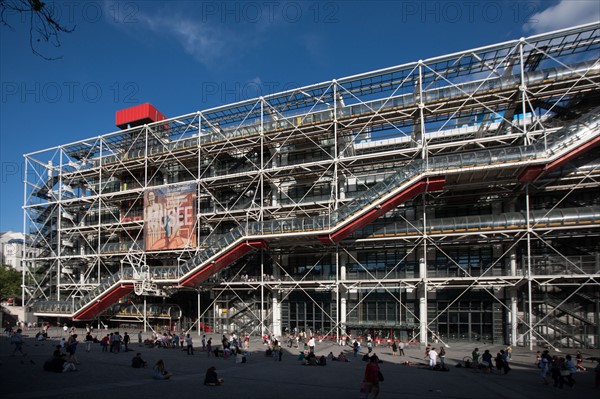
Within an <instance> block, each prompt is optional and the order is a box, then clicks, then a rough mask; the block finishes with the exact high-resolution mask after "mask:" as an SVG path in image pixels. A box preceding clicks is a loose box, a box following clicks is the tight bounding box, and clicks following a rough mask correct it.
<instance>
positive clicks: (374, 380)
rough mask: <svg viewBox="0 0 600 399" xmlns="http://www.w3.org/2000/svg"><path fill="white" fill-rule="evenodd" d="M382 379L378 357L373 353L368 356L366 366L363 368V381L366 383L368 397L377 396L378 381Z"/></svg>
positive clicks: (373, 397) (375, 398) (374, 397)
mask: <svg viewBox="0 0 600 399" xmlns="http://www.w3.org/2000/svg"><path fill="white" fill-rule="evenodd" d="M382 380H383V375H382V374H381V370H380V369H379V358H378V357H377V355H373V356H371V357H370V358H369V362H368V363H367V367H366V368H365V377H364V383H366V384H367V385H368V391H369V394H370V395H371V396H370V398H372V399H377V397H378V396H379V382H380V381H382Z"/></svg>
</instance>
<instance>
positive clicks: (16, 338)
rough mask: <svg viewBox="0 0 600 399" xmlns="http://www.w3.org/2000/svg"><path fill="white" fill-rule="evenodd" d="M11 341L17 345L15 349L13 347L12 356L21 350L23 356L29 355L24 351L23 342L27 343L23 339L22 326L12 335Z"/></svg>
mask: <svg viewBox="0 0 600 399" xmlns="http://www.w3.org/2000/svg"><path fill="white" fill-rule="evenodd" d="M10 343H11V344H13V345H14V346H15V349H13V352H12V354H11V356H14V355H15V353H17V352H21V354H22V355H23V356H25V355H27V353H25V352H23V344H24V343H25V340H24V339H23V330H21V329H20V328H19V329H17V332H15V333H13V335H11V337H10Z"/></svg>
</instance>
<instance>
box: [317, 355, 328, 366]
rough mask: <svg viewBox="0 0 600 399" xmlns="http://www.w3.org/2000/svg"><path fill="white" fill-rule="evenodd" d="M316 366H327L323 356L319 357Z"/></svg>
mask: <svg viewBox="0 0 600 399" xmlns="http://www.w3.org/2000/svg"><path fill="white" fill-rule="evenodd" d="M317 364H318V365H319V366H326V365H327V359H326V358H325V356H324V355H321V357H320V358H319V361H318V362H317Z"/></svg>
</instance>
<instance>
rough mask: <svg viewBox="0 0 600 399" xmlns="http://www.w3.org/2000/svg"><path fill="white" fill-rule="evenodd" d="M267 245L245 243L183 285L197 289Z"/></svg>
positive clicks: (255, 242)
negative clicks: (216, 274)
mask: <svg viewBox="0 0 600 399" xmlns="http://www.w3.org/2000/svg"><path fill="white" fill-rule="evenodd" d="M266 247H267V243H266V242H265V241H262V240H258V241H244V242H241V243H239V244H238V245H236V246H235V247H233V248H231V249H230V250H229V251H227V252H226V253H224V254H223V255H221V256H220V257H219V258H217V259H216V260H215V261H214V262H212V263H210V264H208V265H206V266H205V267H203V268H202V269H200V270H199V271H198V272H196V273H195V274H193V275H192V276H190V277H188V278H187V279H185V280H184V281H183V282H182V283H181V285H182V286H185V287H195V286H196V285H198V284H200V283H201V282H202V281H204V280H206V279H207V278H209V277H210V276H212V275H213V274H215V273H217V272H218V271H219V270H221V269H223V268H225V267H227V266H229V265H230V264H231V263H233V262H235V261H236V260H238V259H239V258H241V257H242V256H244V255H246V254H247V253H248V252H250V251H252V250H254V249H258V248H266Z"/></svg>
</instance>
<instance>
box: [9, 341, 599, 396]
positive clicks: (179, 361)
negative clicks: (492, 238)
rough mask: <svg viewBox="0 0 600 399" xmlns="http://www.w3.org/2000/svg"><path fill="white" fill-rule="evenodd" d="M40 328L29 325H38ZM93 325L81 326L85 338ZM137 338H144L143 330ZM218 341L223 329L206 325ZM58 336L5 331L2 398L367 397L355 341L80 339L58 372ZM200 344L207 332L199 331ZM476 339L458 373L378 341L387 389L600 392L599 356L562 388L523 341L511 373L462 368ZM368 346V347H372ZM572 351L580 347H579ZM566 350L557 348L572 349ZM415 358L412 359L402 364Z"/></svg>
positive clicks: (460, 354)
mask: <svg viewBox="0 0 600 399" xmlns="http://www.w3.org/2000/svg"><path fill="white" fill-rule="evenodd" d="M34 333H35V331H32V332H30V334H32V335H33V334H34ZM84 335H85V334H79V337H80V338H81V337H82V336H84ZM132 335H133V336H132V338H134V340H137V338H136V335H135V334H132ZM207 336H212V337H213V341H214V342H215V343H217V342H219V341H220V335H219V334H208V335H207ZM59 338H60V336H59V337H52V338H51V339H50V340H49V341H45V342H43V343H38V344H37V345H36V342H35V341H34V340H33V339H27V343H26V345H25V346H24V350H25V352H27V355H26V356H21V355H20V354H17V355H16V356H14V357H12V356H10V355H11V353H12V350H13V346H12V345H11V344H10V341H9V339H8V338H7V337H5V336H4V337H2V338H1V339H0V384H1V388H0V397H2V398H4V399H12V398H15V399H16V398H19V399H26V398H64V397H79V396H80V397H85V398H86V399H94V398H102V399H107V398H110V399H117V398H138V397H144V398H153V397H176V398H177V399H184V398H198V397H202V398H207V399H210V398H219V399H222V398H230V399H237V398H240V399H255V398H256V399H258V398H261V399H265V398H285V399H296V398H298V399H300V398H302V399H306V398H311V399H315V398H316V399H320V398H327V399H338V398H339V399H349V398H358V397H359V385H360V382H361V381H362V378H363V374H364V369H365V365H366V363H365V362H363V361H361V360H360V358H353V357H352V351H351V349H350V348H349V347H346V348H343V350H344V351H345V352H346V355H347V356H348V357H349V359H350V360H351V361H350V362H349V363H339V362H328V363H327V366H325V367H320V366H302V365H301V363H300V362H299V361H298V360H297V354H298V353H299V351H298V350H297V349H295V348H294V349H289V348H285V352H284V356H283V360H282V361H281V362H275V361H273V360H272V359H271V358H267V357H265V356H264V350H265V347H264V346H263V345H262V344H261V343H260V342H259V341H258V339H255V340H252V341H251V344H250V351H251V355H250V356H249V357H248V363H246V364H235V361H234V360H233V359H227V360H225V359H222V358H214V357H207V354H206V353H202V352H200V351H198V350H197V351H196V354H195V355H194V356H188V355H187V354H186V352H185V351H181V350H175V349H160V348H158V349H151V348H148V347H139V346H138V344H137V343H135V344H133V345H131V348H130V349H133V351H130V352H127V353H123V352H121V353H119V354H113V353H102V352H101V348H100V346H99V344H94V345H93V346H92V350H91V352H89V353H87V352H85V345H83V344H80V345H79V346H78V353H77V356H78V358H79V361H80V363H81V364H80V365H79V366H77V367H78V369H79V370H78V371H76V372H70V373H62V374H57V373H50V372H45V371H43V370H42V365H43V363H44V361H45V360H46V359H47V358H48V357H50V356H51V355H52V352H53V349H54V345H55V344H56V343H57V342H58V340H59ZM193 338H194V345H195V346H198V345H199V344H200V339H199V338H198V337H197V336H194V337H193ZM473 347H474V345H471V344H455V345H451V346H450V348H447V356H446V363H447V364H449V365H450V366H451V367H450V372H437V371H430V370H428V369H426V368H425V367H424V359H423V357H424V352H423V350H422V348H420V347H418V346H414V347H410V348H408V349H406V350H405V352H406V356H404V357H392V356H391V349H389V348H375V350H374V352H375V353H377V355H378V356H379V357H380V359H381V360H382V361H383V363H382V364H381V370H382V373H383V374H384V376H385V381H384V382H382V383H381V393H380V395H379V398H381V399H385V398H419V399H428V398H473V399H475V398H476V399H481V398H495V399H496V398H511V399H519V398H564V397H565V395H569V396H573V395H577V396H579V397H582V398H583V397H585V398H592V397H598V395H599V393H600V389H596V388H595V387H594V371H593V368H594V367H595V363H593V362H592V361H589V360H586V361H585V362H584V366H585V367H586V368H587V371H585V372H579V373H577V374H576V375H575V380H576V381H577V383H576V385H575V387H574V388H569V387H565V389H563V390H559V389H558V388H554V387H552V386H551V385H543V384H542V381H541V378H540V377H539V371H538V369H537V368H536V367H535V366H534V360H535V352H533V353H532V352H530V351H529V350H527V349H524V348H515V349H514V350H513V359H512V363H511V366H512V371H511V372H510V373H509V374H507V375H499V374H486V373H483V372H482V371H479V370H473V369H465V368H456V367H454V366H455V365H456V363H457V362H459V361H461V360H462V359H463V358H464V357H465V356H468V355H470V353H471V350H472V349H473ZM316 348H317V350H316V352H317V354H318V355H321V354H323V355H327V354H328V353H329V352H330V351H333V353H334V354H336V355H337V354H338V353H339V352H340V350H342V348H340V347H339V346H337V345H335V344H334V343H332V342H318V343H317V347H316ZM501 348H502V347H501V346H498V345H495V346H485V345H482V344H479V349H480V352H481V353H483V351H484V350H485V349H490V351H491V352H492V353H493V354H495V353H496V352H498V351H499V350H500V349H501ZM138 351H139V352H141V353H142V357H143V358H144V359H145V360H146V361H147V362H148V364H149V365H153V364H154V363H155V362H156V361H157V360H158V359H163V360H164V362H165V365H166V368H167V370H169V371H170V372H171V373H173V378H172V379H171V380H168V381H156V380H154V379H152V368H151V367H149V368H146V369H133V368H131V367H130V362H131V358H132V357H133V356H134V355H135V353H136V352H138ZM364 351H365V349H363V353H364ZM571 352H572V354H573V353H574V351H571ZM567 353H568V352H562V353H560V354H559V355H563V356H564V355H566V354H567ZM583 354H584V357H591V356H600V352H599V351H583ZM406 361H409V362H411V363H415V364H414V365H410V366H408V365H403V364H402V363H403V362H406ZM210 366H215V367H216V368H217V372H218V374H219V377H222V378H224V379H225V384H224V385H222V386H217V387H210V386H204V385H203V382H204V374H205V372H206V369H207V368H208V367H210Z"/></svg>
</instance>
